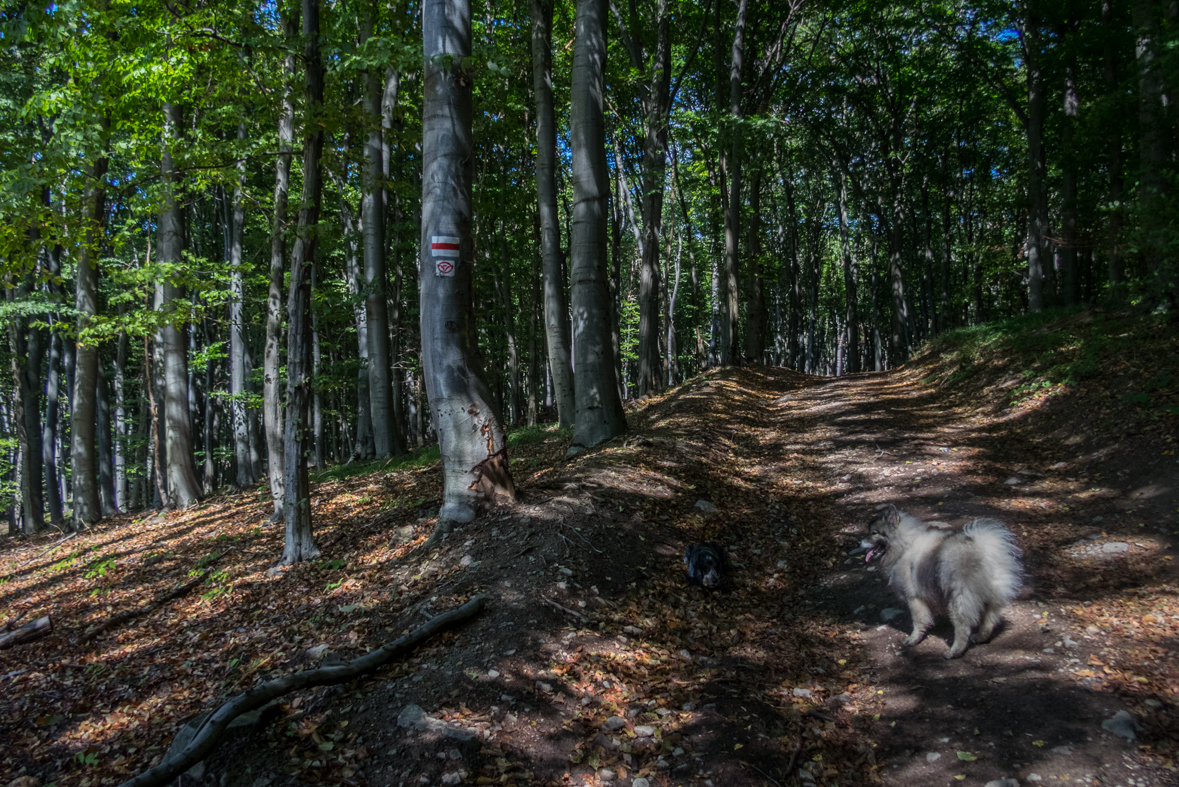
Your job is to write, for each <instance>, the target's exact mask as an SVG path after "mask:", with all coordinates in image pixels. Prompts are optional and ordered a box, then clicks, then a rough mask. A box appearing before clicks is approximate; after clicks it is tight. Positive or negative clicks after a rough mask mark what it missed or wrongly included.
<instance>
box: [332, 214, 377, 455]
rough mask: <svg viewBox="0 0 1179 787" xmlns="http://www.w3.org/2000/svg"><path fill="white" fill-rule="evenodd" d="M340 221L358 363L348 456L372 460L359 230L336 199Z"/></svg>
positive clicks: (372, 449)
mask: <svg viewBox="0 0 1179 787" xmlns="http://www.w3.org/2000/svg"><path fill="white" fill-rule="evenodd" d="M340 219H341V222H342V224H343V225H344V232H345V237H344V273H345V275H346V276H347V278H348V292H349V294H350V295H352V297H353V298H354V299H355V301H354V303H355V305H354V306H353V308H352V313H353V316H354V317H355V319H356V343H357V358H358V359H359V360H360V366H359V371H358V372H357V376H356V440H355V442H354V443H353V445H354V450H353V453H352V456H354V457H356V458H357V459H372V458H373V457H374V456H375V455H376V450H377V449H376V443H375V442H374V440H373V421H372V409H371V408H372V397H370V396H369V392H368V387H369V381H370V379H371V378H370V377H369V373H368V364H369V351H368V312H367V310H366V309H365V299H364V276H363V272H362V271H361V267H360V257H359V255H358V253H357V248H356V241H355V238H357V237H359V236H360V231H359V229H360V228H359V227H357V226H356V219H355V217H354V215H353V213H352V206H351V205H349V204H348V201H347V200H345V199H341V200H340Z"/></svg>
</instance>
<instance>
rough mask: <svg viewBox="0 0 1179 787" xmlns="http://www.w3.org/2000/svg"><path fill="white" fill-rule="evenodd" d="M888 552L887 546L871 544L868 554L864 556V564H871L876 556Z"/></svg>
mask: <svg viewBox="0 0 1179 787" xmlns="http://www.w3.org/2000/svg"><path fill="white" fill-rule="evenodd" d="M887 551H888V544H873V545H872V546H870V547H869V548H868V554H866V555H864V562H865V563H871V562H872V558H874V557H876V556H877V555H883V554H884V553H885V552H887Z"/></svg>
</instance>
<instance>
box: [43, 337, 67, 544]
mask: <svg viewBox="0 0 1179 787" xmlns="http://www.w3.org/2000/svg"><path fill="white" fill-rule="evenodd" d="M59 324H60V323H58V322H57V320H54V322H53V331H52V333H51V334H50V336H49V371H48V375H47V377H46V380H45V420H44V422H43V424H42V427H41V459H42V465H43V466H44V468H45V502H46V503H47V504H48V506H49V521H50V522H52V523H53V524H55V525H56V524H59V523H60V522H61V521H62V517H63V513H62V506H61V482H60V481H59V480H58V473H57V441H58V440H60V439H61V435H60V434H59V431H60V426H61V423H60V418H59V416H60V412H61V401H60V397H61V344H62V339H61V333H60V329H59V327H58V326H59Z"/></svg>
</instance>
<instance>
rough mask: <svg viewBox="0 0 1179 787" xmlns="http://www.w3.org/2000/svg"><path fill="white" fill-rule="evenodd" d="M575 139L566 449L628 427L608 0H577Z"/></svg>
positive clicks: (572, 122) (591, 443)
mask: <svg viewBox="0 0 1179 787" xmlns="http://www.w3.org/2000/svg"><path fill="white" fill-rule="evenodd" d="M574 30H575V33H574V36H575V37H574V44H573V88H572V94H571V95H572V101H571V107H570V126H571V129H570V141H571V147H572V152H573V217H572V218H573V228H572V233H571V240H570V252H571V257H572V264H571V274H572V280H573V289H572V293H573V298H572V300H573V368H574V370H575V372H576V375H577V377H576V384H575V389H576V397H575V400H576V403H577V417H576V421H575V424H574V429H573V443H572V445H570V447H569V455H574V454H577V453H580V452H582V451H584V450H586V449H588V448H591V447H593V446H595V445H597V444H599V443H601V442H603V441H605V440H609V439H610V438H611V437H614V436H615V435H619V434H622V433H623V432H625V431H626V417H625V415H624V414H623V411H622V400H621V399H620V398H619V396H618V386H617V380H616V378H615V375H614V351H613V347H612V346H611V339H610V297H609V290H608V287H607V285H606V254H607V251H608V249H609V245H608V244H609V242H608V239H607V235H606V201H607V199H608V198H609V195H610V176H609V172H608V171H607V169H606V133H605V120H604V117H603V114H602V102H603V98H604V95H605V87H606V84H605V83H606V3H605V0H578V2H577V17H576V21H575V23H574Z"/></svg>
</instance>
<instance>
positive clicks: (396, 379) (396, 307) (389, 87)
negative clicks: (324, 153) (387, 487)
mask: <svg viewBox="0 0 1179 787" xmlns="http://www.w3.org/2000/svg"><path fill="white" fill-rule="evenodd" d="M400 92H401V72H400V71H398V70H397V69H395V68H387V69H385V90H384V93H383V94H382V96H381V131H382V133H381V162H382V166H381V173H382V174H383V175H384V178H385V180H384V186H383V187H382V189H381V195H382V198H383V199H384V201H385V213H384V219H385V244H386V246H387V247H388V253H387V254H386V256H385V259H386V260H387V261H389V260H391V261H392V265H393V288H392V290H391V291H390V293H389V334H390V338H389V375H390V380H391V385H392V388H391V391H390V393H391V395H392V397H393V403H392V413H393V417H392V420H393V429H394V431H395V432H396V437H397V444H398V445H400V446H401V449H402V450H403V451H404V450H407V449H408V446H407V444H406V439H405V435H406V423H405V407H404V401H405V384H404V383H405V375H404V374H403V372H402V370H401V369H400V368H399V367H398V363H399V361H400V358H401V348H402V341H401V333H402V327H401V293H402V274H401V225H402V214H401V195H400V194H398V193H396V192H395V193H394V194H393V195H392V201H393V205H392V209H391V210H390V205H389V198H390V195H389V186H391V185H392V184H393V148H392V144H391V142H390V140H391V139H392V138H393V130H394V128H397V129H398V130H400V128H401V125H402V124H401V121H400V120H395V119H394V111H395V110H396V109H397V97H398V95H399V93H400ZM400 169H401V168H400V165H399V166H398V171H399V172H400Z"/></svg>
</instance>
